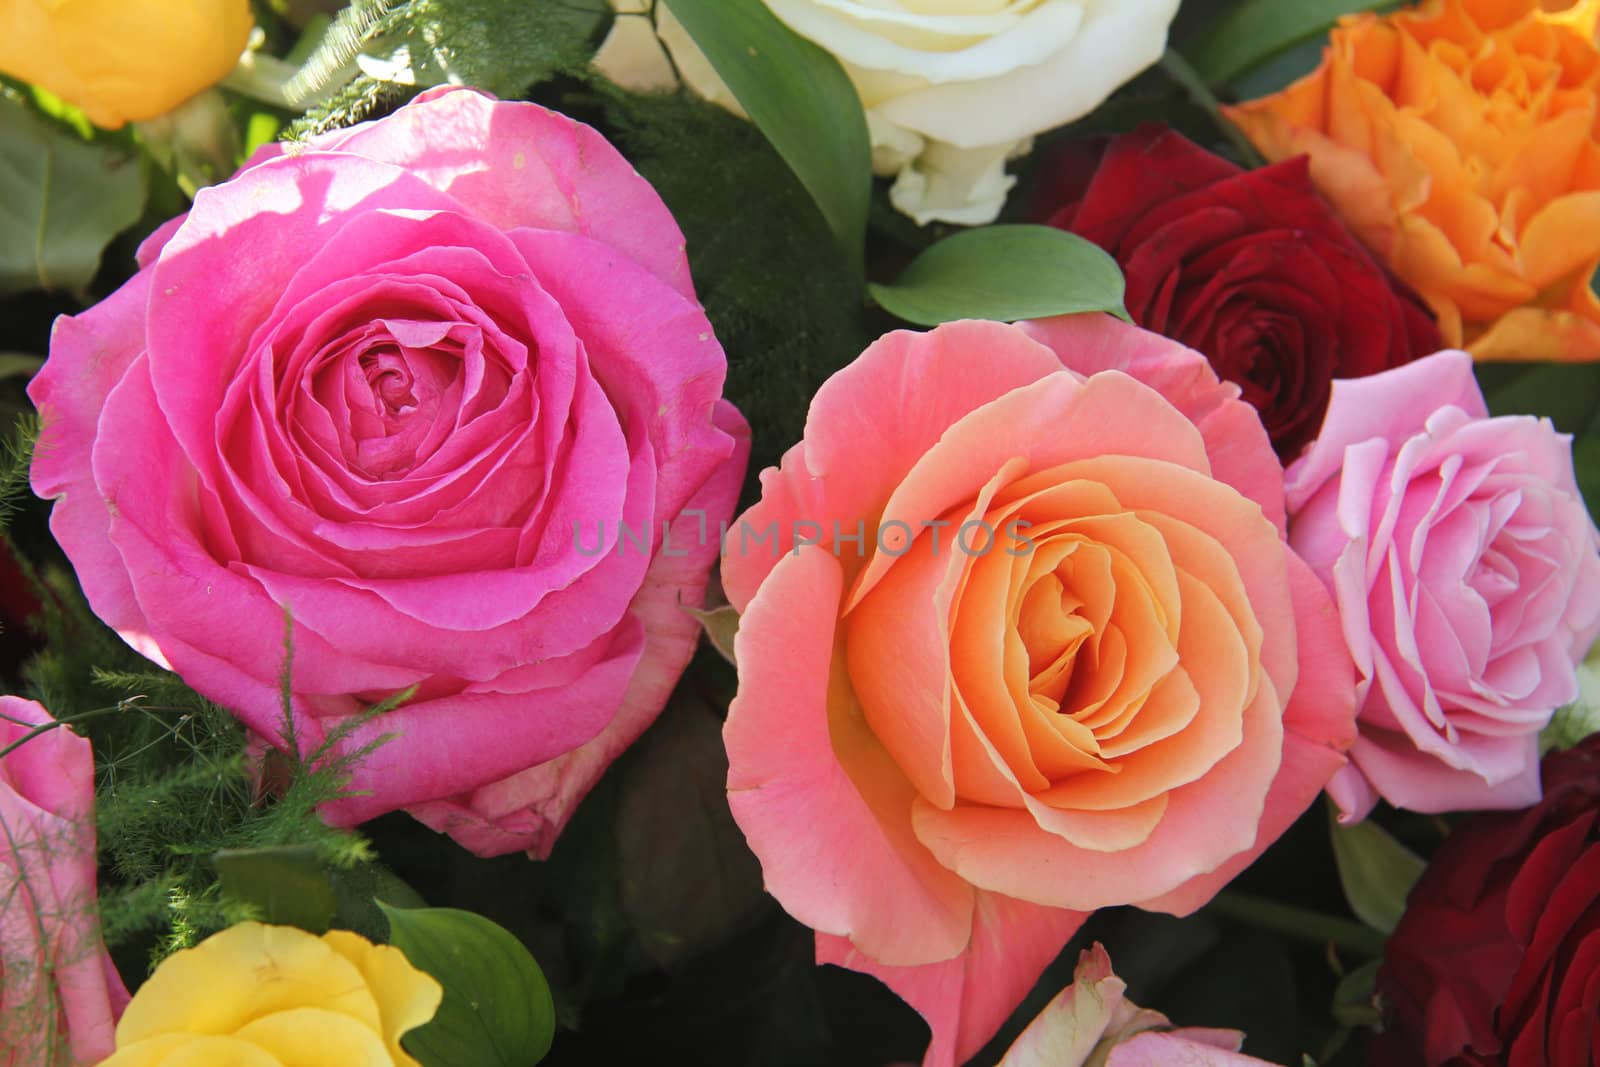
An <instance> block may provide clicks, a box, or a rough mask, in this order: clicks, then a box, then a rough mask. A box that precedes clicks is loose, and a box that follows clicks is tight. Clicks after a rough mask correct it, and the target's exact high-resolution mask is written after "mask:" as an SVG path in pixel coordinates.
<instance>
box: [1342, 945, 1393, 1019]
mask: <svg viewBox="0 0 1600 1067" xmlns="http://www.w3.org/2000/svg"><path fill="white" fill-rule="evenodd" d="M1382 962H1383V961H1382V960H1368V961H1367V962H1366V963H1363V964H1362V965H1361V966H1359V967H1357V968H1356V969H1355V970H1353V971H1351V972H1349V973H1348V974H1346V975H1345V976H1344V977H1343V978H1341V979H1340V980H1339V986H1338V988H1337V989H1335V990H1334V991H1333V1011H1332V1014H1333V1017H1334V1019H1336V1020H1337V1021H1338V1022H1339V1023H1340V1024H1341V1025H1343V1026H1347V1027H1351V1028H1355V1027H1360V1026H1377V1025H1378V1024H1379V1023H1380V1022H1382V1021H1383V1013H1382V1012H1381V1011H1379V1010H1378V1004H1377V998H1378V992H1377V989H1378V967H1379V965H1380V964H1381V963H1382Z"/></svg>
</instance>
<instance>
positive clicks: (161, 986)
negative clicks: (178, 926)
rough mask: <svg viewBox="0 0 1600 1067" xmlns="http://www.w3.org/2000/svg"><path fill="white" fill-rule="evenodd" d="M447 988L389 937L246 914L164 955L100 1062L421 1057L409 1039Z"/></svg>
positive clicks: (191, 1064) (217, 1063) (338, 1066)
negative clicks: (318, 932) (373, 938)
mask: <svg viewBox="0 0 1600 1067" xmlns="http://www.w3.org/2000/svg"><path fill="white" fill-rule="evenodd" d="M443 995H444V991H443V989H442V988H441V987H440V985H439V983H438V982H436V981H435V980H434V979H433V978H432V977H430V976H429V975H427V974H424V973H423V972H422V971H419V970H417V969H416V968H415V967H413V966H412V965H411V963H410V962H409V961H408V960H407V959H406V957H405V954H404V953H402V952H401V951H400V950H399V949H397V948H394V947H391V946H389V945H374V944H373V943H372V942H370V941H368V940H366V939H365V938H363V937H361V936H359V935H357V934H352V933H349V932H347V931H344V930H330V931H329V932H328V933H326V934H323V935H322V936H321V937H317V936H315V935H313V934H308V933H306V932H305V931H304V930H298V929H295V928H294V927H292V926H266V925H263V924H261V923H240V924H239V925H238V926H232V927H229V928H228V929H226V930H224V931H222V932H221V933H219V934H216V935H214V936H212V937H210V938H207V939H206V940H205V941H202V942H201V943H200V944H199V945H197V946H195V947H194V948H191V949H184V950H183V951H181V952H176V953H174V954H173V955H171V956H169V957H167V959H166V960H164V961H162V963H161V965H160V966H159V967H157V968H156V971H155V973H154V974H152V975H151V976H150V978H149V980H147V981H146V982H145V983H144V985H143V986H141V987H140V989H139V991H138V992H137V993H136V994H134V997H133V1001H132V1003H130V1004H129V1005H128V1010H127V1011H126V1012H124V1013H123V1016H122V1021H121V1022H119V1023H118V1024H117V1051H116V1052H115V1053H113V1054H112V1056H111V1057H110V1058H109V1059H107V1060H104V1061H102V1063H101V1065H100V1067H418V1065H417V1061H416V1060H414V1059H412V1058H411V1056H409V1055H407V1054H406V1052H405V1050H404V1049H402V1048H401V1047H400V1038H401V1036H402V1035H403V1034H405V1033H406V1032H407V1031H409V1030H412V1029H415V1028H416V1027H418V1026H421V1025H422V1024H424V1023H426V1022H428V1021H429V1020H430V1019H432V1018H433V1013H434V1012H435V1011H437V1010H438V1009H439V1002H440V1000H441V999H442V997H443Z"/></svg>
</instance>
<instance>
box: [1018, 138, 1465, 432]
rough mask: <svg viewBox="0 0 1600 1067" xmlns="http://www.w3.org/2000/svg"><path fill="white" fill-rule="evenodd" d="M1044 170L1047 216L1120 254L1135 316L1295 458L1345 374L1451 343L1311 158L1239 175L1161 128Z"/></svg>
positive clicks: (1081, 147)
mask: <svg viewBox="0 0 1600 1067" xmlns="http://www.w3.org/2000/svg"><path fill="white" fill-rule="evenodd" d="M1040 174H1041V177H1040V179H1039V184H1038V186H1037V187H1036V191H1035V197H1034V216H1035V218H1037V219H1038V220H1039V221H1042V222H1047V223H1049V224H1050V225H1051V226H1056V227H1059V228H1060V229H1063V230H1069V231H1071V232H1072V233H1075V234H1078V235H1079V236H1080V237H1085V238H1087V239H1088V240H1090V241H1093V242H1094V243H1095V244H1097V245H1099V246H1100V247H1101V248H1104V249H1105V250H1106V251H1108V252H1110V253H1111V254H1112V255H1113V256H1115V257H1116V259H1117V262H1118V263H1120V264H1122V270H1123V273H1124V274H1125V275H1126V276H1127V279H1128V295H1127V303H1128V313H1129V314H1130V315H1132V316H1133V320H1134V321H1135V322H1137V323H1138V324H1139V325H1140V326H1143V327H1145V328H1146V329H1150V330H1154V331H1156V332H1157V333H1163V334H1166V335H1167V336H1168V337H1171V338H1173V339H1174V340H1177V341H1181V342H1183V343H1184V344H1186V345H1188V346H1189V347H1190V348H1193V349H1196V350H1198V351H1200V352H1202V353H1204V354H1205V355H1206V357H1207V358H1208V359H1210V360H1211V364H1212V366H1213V367H1215V368H1216V371H1217V373H1218V374H1219V375H1220V376H1221V377H1223V378H1226V379H1228V380H1229V381H1232V382H1235V383H1237V384H1238V385H1239V387H1240V388H1241V389H1242V390H1243V392H1244V398H1245V399H1246V400H1248V401H1249V402H1250V403H1252V404H1254V405H1255V406H1256V409H1257V410H1259V411H1260V412H1261V419H1262V422H1263V423H1265V424H1266V428H1267V432H1268V433H1269V434H1270V435H1271V436H1272V443H1273V446H1274V447H1275V448H1276V449H1277V450H1278V455H1279V456H1280V457H1281V458H1282V459H1283V460H1284V461H1285V462H1287V461H1288V460H1290V459H1292V458H1293V457H1294V455H1295V454H1296V453H1297V452H1299V451H1300V448H1301V447H1302V446H1303V445H1304V444H1305V443H1306V442H1307V441H1309V440H1310V439H1311V438H1312V437H1313V436H1315V434H1316V432H1317V430H1318V428H1319V427H1320V426H1321V425H1322V414H1323V411H1324V410H1325V409H1326V408H1327V406H1328V392H1329V385H1330V382H1331V381H1332V380H1333V379H1334V378H1360V377H1364V376H1366V375H1368V374H1375V373H1377V372H1378V371H1381V370H1384V369H1386V368H1389V367H1395V366H1399V365H1400V364H1402V363H1408V362H1410V361H1411V360H1412V359H1415V358H1416V357H1418V356H1424V355H1427V354H1428V353H1430V352H1435V351H1437V350H1438V349H1440V348H1441V347H1443V346H1442V344H1441V343H1440V340H1439V331H1438V328H1437V327H1436V326H1435V325H1434V321H1433V318H1432V316H1431V314H1430V313H1429V312H1428V310H1427V308H1426V307H1425V306H1424V305H1423V304H1422V302H1421V301H1420V300H1418V299H1417V298H1416V297H1415V296H1413V295H1411V294H1410V293H1408V292H1407V291H1406V290H1405V289H1403V288H1402V287H1401V286H1400V284H1399V283H1398V282H1397V281H1395V280H1394V279H1393V278H1392V277H1391V276H1390V275H1389V274H1388V273H1387V272H1386V271H1385V270H1384V268H1383V267H1382V266H1381V265H1380V264H1379V263H1378V262H1377V261H1376V260H1375V259H1373V258H1372V256H1371V254H1370V253H1368V252H1367V250H1366V249H1365V248H1363V247H1362V246H1361V245H1360V244H1359V243H1358V242H1357V241H1356V239H1355V238H1354V237H1353V236H1352V235H1351V234H1350V232H1349V231H1348V230H1346V229H1345V227H1344V224H1343V223H1342V222H1340V221H1339V218H1338V216H1336V215H1335V214H1334V213H1333V209H1332V208H1331V207H1329V206H1328V204H1327V203H1326V202H1325V201H1324V200H1323V199H1322V198H1321V197H1320V196H1318V195H1317V192H1316V190H1315V189H1314V188H1313V187H1312V184H1311V178H1310V172H1309V170H1308V165H1307V162H1306V160H1305V158H1303V157H1302V158H1298V159H1292V160H1287V161H1285V162H1283V163H1279V164H1277V165H1276V166H1271V167H1265V168H1263V169H1261V170H1253V171H1245V170H1240V169H1239V168H1238V167H1236V166H1234V165H1233V164H1232V163H1229V162H1228V161H1227V160H1225V159H1222V158H1221V157H1219V156H1216V155H1213V154H1212V153H1210V152H1207V151H1206V150H1205V149H1203V148H1201V147H1200V146H1199V145H1197V144H1195V143H1194V142H1193V141H1190V140H1188V139H1187V138H1185V137H1183V136H1181V135H1179V134H1177V133H1174V132H1173V131H1171V130H1169V129H1167V128H1165V127H1163V126H1155V125H1148V126H1144V127H1141V128H1140V129H1139V130H1138V131H1136V132H1134V133H1130V134H1124V135H1122V136H1120V137H1115V138H1110V139H1107V138H1097V139H1094V140H1089V141H1080V142H1075V143H1069V144H1066V145H1063V146H1061V147H1060V148H1059V149H1058V150H1057V151H1056V152H1055V153H1054V154H1053V155H1052V156H1050V157H1049V158H1048V159H1047V160H1046V162H1045V163H1044V165H1043V166H1042V168H1041V170H1040Z"/></svg>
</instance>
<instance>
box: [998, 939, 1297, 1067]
mask: <svg viewBox="0 0 1600 1067" xmlns="http://www.w3.org/2000/svg"><path fill="white" fill-rule="evenodd" d="M1072 979H1073V981H1072V984H1071V985H1070V986H1068V987H1067V988H1066V989H1064V990H1062V991H1061V992H1060V993H1059V994H1058V995H1057V996H1056V998H1055V999H1054V1000H1052V1001H1051V1002H1050V1003H1049V1004H1047V1005H1045V1008H1044V1010H1043V1011H1041V1012H1040V1013H1039V1014H1038V1016H1037V1017H1036V1018H1035V1019H1034V1020H1033V1022H1031V1023H1029V1024H1028V1028H1027V1029H1026V1030H1024V1031H1022V1033H1021V1035H1020V1036H1018V1038H1017V1040H1016V1042H1015V1043H1014V1044H1013V1045H1012V1046H1011V1047H1010V1048H1009V1049H1007V1050H1006V1054H1005V1056H1003V1057H1002V1058H1001V1060H1000V1062H999V1064H997V1065H996V1067H1089V1065H1091V1064H1092V1065H1097V1067H1178V1065H1179V1064H1182V1065H1184V1067H1251V1065H1256V1067H1271V1065H1270V1064H1267V1063H1266V1061H1265V1060H1258V1059H1256V1058H1255V1057H1254V1056H1243V1055H1240V1053H1239V1046H1240V1045H1242V1044H1243V1043H1244V1035H1243V1034H1241V1033H1239V1032H1238V1031H1237V1030H1207V1029H1202V1028H1199V1027H1193V1026H1187V1027H1183V1028H1180V1029H1173V1027H1172V1022H1171V1020H1169V1019H1168V1018H1167V1017H1166V1016H1165V1015H1162V1014H1161V1013H1160V1012H1159V1011H1151V1010H1150V1009H1149V1008H1141V1007H1139V1006H1138V1005H1137V1004H1134V1003H1133V1002H1132V1001H1130V1000H1128V999H1127V998H1125V997H1124V996H1123V993H1124V992H1126V991H1127V988H1128V987H1127V984H1126V983H1124V982H1123V981H1122V979H1120V978H1118V977H1117V976H1116V975H1114V974H1112V973H1111V957H1110V956H1107V955H1106V950H1105V949H1104V948H1103V947H1102V946H1101V945H1100V944H1098V943H1096V944H1095V945H1094V947H1092V948H1088V949H1085V950H1084V952H1083V955H1081V956H1079V957H1078V967H1077V969H1076V970H1075V971H1074V972H1073V975H1072Z"/></svg>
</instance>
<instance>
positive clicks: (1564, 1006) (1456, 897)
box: [1372, 736, 1600, 1067]
mask: <svg viewBox="0 0 1600 1067" xmlns="http://www.w3.org/2000/svg"><path fill="white" fill-rule="evenodd" d="M1542 773H1543V778H1544V799H1543V800H1542V801H1540V802H1539V804H1538V805H1536V806H1535V807H1532V808H1529V809H1528V810H1527V811H1521V812H1496V813H1493V814H1487V815H1479V816H1475V817H1473V818H1472V819H1469V820H1468V821H1466V822H1463V823H1462V824H1461V825H1460V826H1458V827H1457V828H1456V829H1455V831H1454V832H1453V833H1451V835H1450V837H1449V838H1448V839H1447V840H1446V841H1445V843H1444V845H1443V846H1441V847H1440V849H1439V852H1438V854H1437V855H1435V856H1434V858H1433V861H1432V862H1431V863H1429V864H1428V869H1427V871H1426V872H1424V874H1423V876H1422V879H1421V881H1419V882H1418V883H1417V885H1416V888H1414V889H1413V890H1412V891H1411V896H1410V898H1409V899H1408V900H1407V902H1406V912H1405V915H1404V917H1402V918H1401V920H1400V925H1399V926H1398V927H1397V928H1396V929H1395V932H1394V935H1393V936H1392V937H1391V938H1390V939H1389V945H1388V948H1387V950H1386V952H1385V954H1384V961H1383V967H1382V969H1381V970H1380V971H1379V972H1378V993H1379V997H1380V999H1381V1001H1382V1003H1383V1005H1384V1014H1385V1027H1384V1031H1383V1033H1382V1034H1380V1035H1379V1036H1378V1037H1377V1038H1376V1039H1375V1040H1374V1042H1373V1045H1372V1064H1373V1065H1374V1067H1443V1065H1450V1067H1487V1065H1490V1064H1504V1065H1508V1067H1525V1065H1526V1067H1596V1065H1600V825H1597V824H1600V736H1596V737H1591V738H1589V740H1587V741H1585V742H1584V743H1583V744H1581V745H1579V746H1578V747H1577V748H1574V749H1571V750H1570V751H1567V752H1560V753H1554V754H1552V755H1550V756H1548V757H1546V758H1545V761H1544V766H1543V768H1542Z"/></svg>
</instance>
